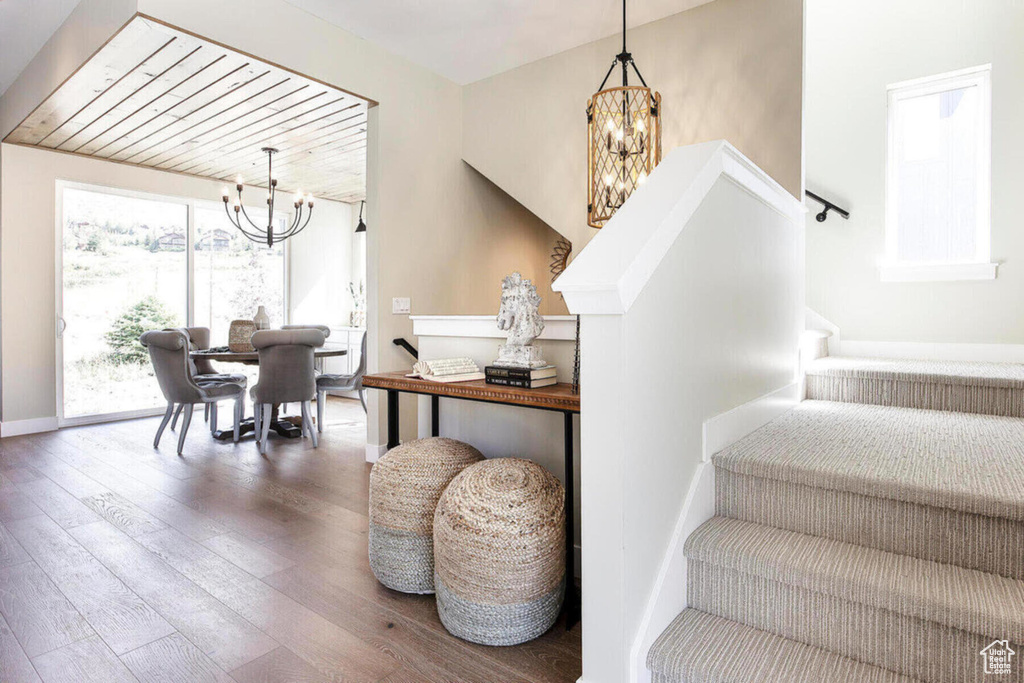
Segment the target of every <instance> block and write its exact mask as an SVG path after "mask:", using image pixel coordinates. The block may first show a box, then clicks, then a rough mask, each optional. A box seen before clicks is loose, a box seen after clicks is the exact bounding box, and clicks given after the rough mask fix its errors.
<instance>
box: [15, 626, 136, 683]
mask: <svg viewBox="0 0 1024 683" xmlns="http://www.w3.org/2000/svg"><path fill="white" fill-rule="evenodd" d="M32 664H33V665H35V667H36V671H38V672H39V675H40V677H41V678H42V679H43V681H44V682H45V683H138V682H137V680H136V678H135V676H133V675H132V674H131V672H130V671H128V669H127V667H125V665H124V664H123V663H122V662H121V660H120V659H118V658H117V656H116V655H115V654H114V653H113V652H111V651H110V648H109V647H107V646H106V644H104V642H103V641H102V640H100V639H99V638H97V637H92V638H86V639H85V640H80V641H78V642H77V643H72V644H71V645H65V646H64V647H62V648H60V649H57V650H54V651H53V652H48V653H46V654H44V655H39V656H38V657H34V658H33V659H32Z"/></svg>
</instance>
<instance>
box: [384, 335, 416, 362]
mask: <svg viewBox="0 0 1024 683" xmlns="http://www.w3.org/2000/svg"><path fill="white" fill-rule="evenodd" d="M391 343H392V344H394V345H395V346H401V347H402V348H403V349H405V350H406V351H408V352H409V355H410V356H412V357H413V358H415V359H416V360H419V359H420V352H419V351H417V350H416V347H415V346H413V345H412V344H410V343H409V342H407V341H406V340H405V337H399V338H398V339H392V340H391Z"/></svg>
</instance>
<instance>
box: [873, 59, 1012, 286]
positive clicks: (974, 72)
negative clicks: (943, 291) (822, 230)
mask: <svg viewBox="0 0 1024 683" xmlns="http://www.w3.org/2000/svg"><path fill="white" fill-rule="evenodd" d="M991 102H992V88H991V66H990V65H985V66H981V67H976V68H972V69H965V70H962V71H957V72H953V73H946V74H941V75H938V76H931V77H928V78H922V79H917V80H914V81H907V82H903V83H897V84H894V85H890V86H889V88H888V146H887V157H888V158H887V168H886V254H885V258H884V260H883V263H882V268H881V275H882V280H883V281H915V280H917V281H922V280H977V279H991V278H994V277H995V275H996V264H994V263H990V258H991V220H990V212H991V160H992V113H991V109H992V105H991Z"/></svg>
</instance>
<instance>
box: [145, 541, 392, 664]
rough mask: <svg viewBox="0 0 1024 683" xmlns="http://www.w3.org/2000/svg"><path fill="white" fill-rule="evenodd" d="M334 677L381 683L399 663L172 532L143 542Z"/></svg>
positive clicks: (282, 642) (269, 633)
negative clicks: (379, 681)
mask: <svg viewBox="0 0 1024 683" xmlns="http://www.w3.org/2000/svg"><path fill="white" fill-rule="evenodd" d="M139 540H140V542H141V543H142V544H143V545H145V546H146V547H147V548H149V549H150V550H152V551H153V552H155V553H156V554H157V555H159V556H160V557H161V558H162V559H163V560H164V561H165V562H167V563H168V564H170V565H171V566H173V567H174V568H175V569H177V570H178V571H179V572H181V573H182V574H184V575H185V576H187V577H188V578H189V579H191V580H192V581H194V582H196V583H197V584H198V585H199V586H200V587H202V588H203V589H204V590H206V591H208V592H209V593H210V594H211V595H213V596H214V597H216V598H217V599H218V600H220V601H221V602H223V603H224V604H225V605H227V606H228V607H230V608H231V609H232V610H234V611H235V612H237V613H238V614H241V615H242V616H243V617H245V618H246V619H247V620H249V621H250V622H251V623H253V624H255V625H256V626H257V627H259V628H260V629H262V630H263V631H264V632H266V633H267V634H268V635H270V636H271V637H273V638H274V639H275V640H276V641H278V642H279V643H281V644H282V645H285V646H287V647H288V648H289V649H290V650H292V651H293V652H294V653H295V654H297V655H299V656H300V657H302V658H303V659H304V660H306V661H307V662H308V663H309V664H311V665H312V666H313V667H314V668H316V669H317V670H318V671H320V672H321V673H323V674H325V675H327V676H328V677H329V678H340V679H342V680H348V679H353V680H360V681H362V680H374V681H375V680H378V679H379V678H382V677H383V676H385V675H387V674H388V673H390V672H391V671H393V670H395V669H396V668H398V666H399V662H398V661H397V660H396V659H394V658H393V657H392V656H390V655H389V654H385V653H382V652H380V651H379V650H378V649H377V648H375V647H373V646H372V645H370V644H368V643H366V642H365V641H363V640H362V639H361V638H359V637H358V636H357V635H354V634H352V633H350V632H348V631H346V630H344V629H342V628H340V627H338V626H336V625H335V624H333V623H332V622H330V621H328V620H327V619H324V618H323V617H321V616H320V615H319V614H317V613H315V612H313V611H312V610H310V609H309V608H307V607H305V606H303V605H300V604H299V603H298V602H296V601H295V600H293V599H292V598H290V597H288V596H286V595H284V594H283V593H281V592H280V591H278V590H276V589H274V588H271V587H270V586H268V585H267V584H265V583H263V582H262V581H260V580H258V579H256V578H254V577H252V576H250V575H249V574H248V573H246V572H244V571H242V570H241V569H239V568H238V567H236V566H235V565H233V564H231V563H230V562H228V561H227V560H225V559H224V558H222V557H220V556H219V555H217V554H215V553H214V552H213V551H211V550H209V549H207V548H204V547H203V546H201V545H199V544H198V543H195V542H194V541H191V540H190V539H188V538H186V537H185V536H183V535H181V534H180V533H178V532H176V531H174V530H173V529H165V530H164V531H161V532H157V533H154V534H147V535H146V536H145V537H143V538H141V539H139Z"/></svg>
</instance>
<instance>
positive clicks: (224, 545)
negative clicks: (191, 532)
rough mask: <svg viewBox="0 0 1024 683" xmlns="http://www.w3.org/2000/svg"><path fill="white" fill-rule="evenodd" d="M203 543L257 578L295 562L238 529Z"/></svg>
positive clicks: (285, 567)
mask: <svg viewBox="0 0 1024 683" xmlns="http://www.w3.org/2000/svg"><path fill="white" fill-rule="evenodd" d="M202 544H203V545H204V546H206V547H207V548H209V549H210V550H212V551H213V552H215V553H217V554H218V555H220V556H221V557H223V558H224V559H225V560H227V561H228V562H231V563H232V564H234V565H235V566H236V567H240V568H241V569H244V570H245V571H247V572H249V573H250V574H252V575H253V576H255V577H257V578H263V577H264V576H267V575H268V574H273V573H274V572H279V571H281V570H282V569H287V568H288V567H291V566H292V565H294V564H295V563H294V562H292V561H291V560H289V559H288V558H287V557H282V556H281V555H278V554H277V553H275V552H274V551H273V550H271V549H270V548H267V547H265V546H262V545H260V544H259V543H256V542H255V541H251V540H249V539H248V538H246V537H245V536H243V535H242V534H240V533H238V532H237V531H232V532H230V533H226V534H221V535H219V536H212V537H210V538H207V539H206V540H204V541H202Z"/></svg>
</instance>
